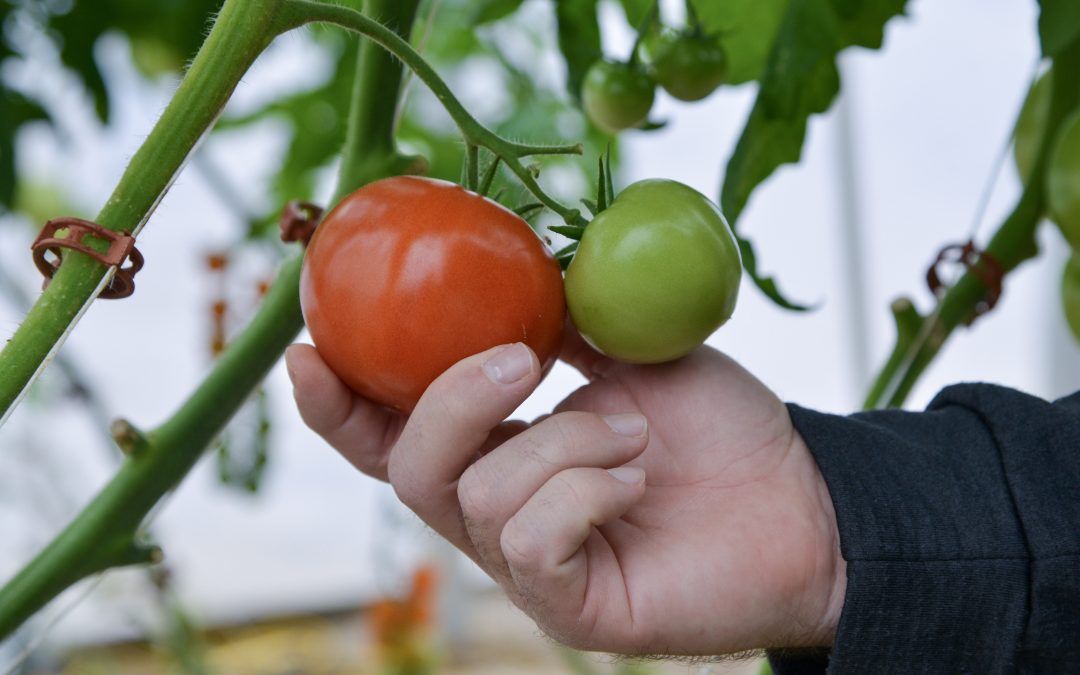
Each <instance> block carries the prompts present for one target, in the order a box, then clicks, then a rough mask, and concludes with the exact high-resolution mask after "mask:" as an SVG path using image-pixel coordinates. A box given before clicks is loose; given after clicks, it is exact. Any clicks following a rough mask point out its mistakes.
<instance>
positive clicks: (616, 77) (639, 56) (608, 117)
mask: <svg viewBox="0 0 1080 675" xmlns="http://www.w3.org/2000/svg"><path fill="white" fill-rule="evenodd" d="M727 72H728V59H727V53H726V52H725V51H724V48H723V46H721V44H720V42H719V41H718V40H717V39H716V38H714V37H709V36H707V35H704V34H703V33H702V32H701V31H700V30H684V31H674V30H671V29H669V28H660V29H657V30H651V31H650V32H649V33H648V34H646V35H644V36H643V37H642V39H641V41H640V43H639V45H638V49H637V52H636V53H635V54H634V56H633V57H632V58H631V59H630V61H629V62H627V63H619V62H614V61H606V60H600V61H597V62H596V63H594V64H593V65H592V66H591V67H590V68H589V70H588V71H587V72H586V73H585V79H584V82H583V84H582V89H581V100H582V106H583V107H584V108H585V113H586V114H587V115H588V116H589V119H590V120H591V121H592V122H593V124H595V125H596V126H598V127H600V128H601V129H603V130H604V131H606V132H608V133H612V134H614V133H618V132H620V131H623V130H625V129H633V128H637V127H640V126H642V125H643V124H645V123H646V122H647V120H648V117H649V111H650V110H651V109H652V105H653V100H654V98H655V94H656V87H657V86H660V87H662V88H663V89H664V90H665V91H666V92H667V93H669V94H671V95H672V96H673V97H675V98H677V99H679V100H680V101H700V100H701V99H703V98H705V97H707V96H708V95H709V94H711V93H713V91H715V90H716V88H717V87H719V86H720V85H721V84H723V83H724V81H725V80H726V79H727Z"/></svg>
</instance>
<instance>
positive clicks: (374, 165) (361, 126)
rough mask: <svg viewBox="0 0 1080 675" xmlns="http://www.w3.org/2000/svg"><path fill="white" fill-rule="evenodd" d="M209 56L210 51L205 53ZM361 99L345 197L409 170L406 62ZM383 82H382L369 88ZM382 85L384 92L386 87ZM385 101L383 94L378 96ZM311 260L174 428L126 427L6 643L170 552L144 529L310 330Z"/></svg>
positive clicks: (21, 590) (15, 595) (391, 3)
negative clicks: (404, 148) (68, 600)
mask: <svg viewBox="0 0 1080 675" xmlns="http://www.w3.org/2000/svg"><path fill="white" fill-rule="evenodd" d="M417 4H418V1H417V0H401V1H398V0H365V6H367V7H368V8H369V10H370V11H372V12H373V13H375V12H379V13H380V14H381V15H382V16H384V17H385V18H386V20H388V21H391V22H392V23H393V25H396V26H398V28H399V30H401V31H402V32H406V33H407V31H408V29H409V27H410V26H411V25H412V22H413V18H414V17H415V14H416V9H417ZM204 51H205V48H204ZM358 58H359V67H358V70H357V78H358V80H359V81H358V82H357V85H356V87H355V89H356V92H357V95H356V97H355V99H354V101H353V104H354V105H353V109H352V111H351V113H350V118H349V125H348V131H347V135H348V138H349V142H348V143H347V148H348V149H347V151H346V154H345V155H344V156H343V159H342V169H341V175H340V177H339V185H338V190H337V192H338V195H339V196H340V195H343V194H347V193H349V192H351V191H352V190H353V189H355V188H356V187H359V186H360V185H362V184H364V183H367V182H370V181H372V180H376V179H378V178H383V177H385V176H387V175H391V172H392V170H393V169H395V168H397V167H402V166H406V165H407V163H408V162H407V158H402V157H400V156H398V154H397V153H396V151H395V150H394V144H393V135H392V131H393V119H394V113H395V109H396V104H397V98H396V93H397V88H396V85H393V87H394V88H393V92H392V93H393V94H395V95H387V91H386V90H382V89H379V88H378V86H377V85H374V84H372V82H378V83H383V84H385V83H399V82H400V81H401V73H402V71H401V64H400V63H399V62H397V61H395V60H394V59H390V58H383V57H382V56H378V55H375V54H373V53H371V52H370V51H369V52H365V51H364V50H363V49H362V50H361V54H360V56H359V57H358ZM369 77H370V78H373V79H372V82H368V81H366V79H367V78H369ZM379 86H381V85H379ZM375 94H378V95H375ZM300 267H301V257H300V256H296V257H295V258H293V259H292V260H290V261H289V262H287V263H286V264H285V265H284V266H283V268H282V269H281V271H280V272H279V274H278V278H277V279H276V281H275V282H274V284H273V286H272V287H271V289H270V292H269V293H268V294H267V296H266V299H265V300H264V302H263V304H262V306H261V307H260V308H259V311H258V313H257V314H256V315H255V318H254V319H253V320H252V322H251V323H250V324H249V325H248V326H247V328H246V329H245V330H244V331H243V332H242V333H241V334H240V335H239V336H238V337H237V339H236V340H235V341H234V342H233V343H232V344H231V345H230V347H229V349H228V350H227V351H226V352H225V353H224V354H223V355H222V357H221V358H220V359H219V360H218V361H217V363H216V364H215V366H214V369H213V370H212V372H211V373H210V375H209V376H208V377H207V379H206V380H205V381H204V382H203V383H202V384H201V385H200V386H199V388H198V389H197V390H196V391H195V392H194V393H193V394H192V395H191V396H190V398H188V400H187V401H186V402H185V403H184V404H183V405H182V406H181V407H180V409H179V410H178V411H177V412H176V414H174V415H173V416H172V417H171V418H170V419H169V420H168V421H166V422H165V423H164V424H162V425H161V426H160V427H158V428H157V429H156V430H154V431H152V432H149V433H147V434H140V433H138V432H137V431H136V430H133V429H125V430H124V431H125V432H126V433H124V434H121V435H122V436H123V437H124V438H130V442H129V443H128V445H130V448H129V449H130V452H129V453H128V456H127V458H126V459H125V461H124V464H123V466H122V467H121V469H120V470H119V471H118V472H117V474H116V476H114V477H113V479H112V480H111V481H110V482H109V483H108V485H106V486H105V488H103V489H102V491H101V492H100V493H98V495H97V496H96V497H95V498H94V500H93V501H92V502H91V503H90V504H89V505H88V506H87V507H86V508H85V509H84V510H83V511H82V512H81V513H80V514H79V515H78V516H77V517H76V518H75V520H73V521H72V522H71V523H70V524H69V525H68V526H67V527H66V528H65V529H64V531H63V532H61V533H60V534H59V535H58V536H57V537H56V538H55V539H54V540H53V541H52V542H51V543H50V544H49V545H48V546H47V547H46V548H45V549H43V550H42V551H41V552H40V553H39V554H38V555H37V556H36V557H35V558H34V559H33V560H32V561H30V563H28V564H27V565H26V566H25V567H24V568H23V569H22V571H20V572H19V573H18V574H17V575H16V576H15V577H14V578H12V579H11V581H9V582H8V583H7V585H5V586H4V587H3V588H2V589H0V640H2V639H4V638H5V637H7V636H8V635H10V634H11V632H12V631H13V630H15V629H16V628H17V627H18V626H19V625H21V624H22V623H23V622H24V621H26V619H27V618H29V617H30V616H31V615H32V614H33V613H34V612H36V611H37V610H38V609H40V608H41V607H42V606H44V605H45V604H46V603H47V602H49V600H51V599H52V598H54V597H56V596H57V595H58V594H59V593H60V592H62V591H63V590H64V589H66V588H67V587H69V586H71V585H72V584H74V583H75V582H77V581H79V580H80V579H82V578H84V577H86V576H89V575H92V574H95V573H97V572H100V571H103V570H106V569H108V568H111V567H117V566H121V565H130V564H139V563H147V562H154V561H155V560H157V559H159V558H160V556H161V552H160V551H159V550H157V549H156V548H154V547H152V546H146V545H142V544H140V543H139V542H138V540H137V532H138V528H139V526H140V524H141V523H142V521H143V519H144V518H145V516H146V514H147V513H148V512H149V511H150V509H151V508H153V507H154V505H155V504H157V503H158V502H159V501H160V499H161V497H162V496H163V495H165V493H167V492H168V491H169V490H171V489H173V488H174V487H175V486H176V485H177V484H179V482H180V481H181V479H182V478H183V477H184V476H185V475H187V473H188V472H189V471H190V470H191V468H192V467H193V466H194V465H195V462H196V461H197V460H198V459H199V457H200V456H201V455H202V452H203V450H204V449H205V448H206V446H207V445H208V444H209V443H210V441H211V440H212V439H213V438H214V437H215V436H216V435H217V434H218V433H219V432H220V431H221V429H222V428H224V426H225V424H226V423H227V422H228V421H229V419H230V418H231V417H232V416H233V415H234V414H235V412H236V410H237V409H238V408H239V407H240V406H241V405H242V404H243V403H244V401H245V400H246V399H247V397H248V396H249V395H250V393H251V391H252V390H253V389H254V388H255V387H256V386H257V385H258V383H259V382H261V381H262V379H263V378H264V377H265V375H266V373H267V372H268V371H269V370H270V368H271V367H272V366H273V365H274V363H275V362H277V360H278V358H280V356H281V353H282V352H283V351H284V349H285V347H286V346H288V344H289V343H290V342H291V341H292V339H293V337H294V336H295V335H296V333H297V332H298V331H299V330H300V328H301V327H302V325H303V319H302V317H301V313H300V304H299V293H298V287H299V277H300Z"/></svg>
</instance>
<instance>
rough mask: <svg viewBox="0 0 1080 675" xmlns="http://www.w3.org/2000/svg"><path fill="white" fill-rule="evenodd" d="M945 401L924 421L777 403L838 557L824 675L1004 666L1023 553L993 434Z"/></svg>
mask: <svg viewBox="0 0 1080 675" xmlns="http://www.w3.org/2000/svg"><path fill="white" fill-rule="evenodd" d="M948 391H949V390H946V391H945V392H943V393H942V395H939V397H938V398H937V399H935V402H934V403H932V404H931V406H930V408H929V409H928V411H927V412H925V413H908V412H903V411H874V412H869V413H861V414H857V415H853V416H851V417H839V416H836V415H828V414H823V413H818V412H814V411H811V410H806V409H804V408H801V407H799V406H796V405H789V411H790V413H791V418H792V421H793V423H794V425H795V427H796V429H797V430H798V431H799V433H800V434H801V435H802V437H803V439H804V440H805V441H806V444H807V446H808V447H809V448H810V451H811V453H812V454H813V456H814V458H815V460H816V461H817V464H818V466H819V467H820V469H821V473H822V475H823V477H824V479H825V483H826V485H827V486H828V489H829V493H830V495H831V496H832V500H833V504H834V507H835V510H836V519H837V526H838V529H839V534H840V549H841V554H842V555H843V557H844V559H845V560H846V561H847V590H846V595H845V601H844V607H843V610H842V613H841V617H840V623H839V626H838V628H837V635H836V640H835V642H834V645H833V649H832V652H831V655H830V657H829V665H828V672H829V673H848V672H850V673H856V672H858V673H865V672H885V671H888V672H894V671H895V672H901V671H903V672H961V671H963V672H985V673H993V672H1002V671H1010V670H1012V668H1013V664H1014V662H1015V657H1016V653H1017V650H1018V648H1019V644H1020V642H1021V639H1022V637H1023V631H1024V623H1025V620H1026V616H1027V609H1028V602H1029V595H1028V579H1029V571H1030V570H1029V556H1030V553H1029V551H1028V548H1027V545H1026V542H1025V538H1024V533H1023V530H1022V527H1021V524H1020V521H1019V518H1018V514H1017V509H1016V506H1015V503H1014V501H1013V498H1012V495H1011V494H1010V492H1009V487H1008V483H1007V481H1006V476H1005V472H1004V469H1003V463H1002V455H1001V452H1000V451H999V449H998V447H997V445H996V442H995V438H994V436H993V434H991V433H990V431H989V429H988V428H987V426H986V424H985V423H984V421H983V419H982V418H981V417H980V415H979V414H977V413H975V412H973V411H972V410H970V409H969V408H967V407H965V406H963V405H959V404H956V403H955V402H952V401H951V400H950V397H949V396H948V395H947V393H948ZM777 665H779V666H780V667H781V669H782V670H778V671H777V672H778V673H780V672H797V671H788V670H787V669H786V668H785V666H784V665H783V663H782V662H779V663H777ZM793 665H794V664H793Z"/></svg>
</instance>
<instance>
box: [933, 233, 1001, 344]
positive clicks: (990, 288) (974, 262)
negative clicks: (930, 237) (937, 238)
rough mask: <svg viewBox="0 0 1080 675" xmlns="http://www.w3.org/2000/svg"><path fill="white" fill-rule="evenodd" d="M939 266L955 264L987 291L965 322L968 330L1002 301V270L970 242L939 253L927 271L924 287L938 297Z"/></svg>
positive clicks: (996, 261)
mask: <svg viewBox="0 0 1080 675" xmlns="http://www.w3.org/2000/svg"><path fill="white" fill-rule="evenodd" d="M942 263H958V264H960V265H963V266H964V269H965V270H967V271H969V272H971V274H972V275H974V276H975V277H976V278H977V279H978V280H979V281H980V282H981V283H982V285H983V286H984V287H985V288H986V295H985V296H983V299H982V300H980V301H979V302H978V303H977V304H976V305H975V311H974V313H973V314H972V315H971V316H970V317H969V318H968V319H967V321H965V322H964V324H965V325H968V326H970V325H971V324H972V323H974V322H975V319H977V318H979V317H980V316H982V315H983V314H986V313H987V312H989V311H990V310H992V309H993V308H994V306H995V305H997V303H998V300H1000V299H1001V291H1002V282H1003V281H1004V279H1005V269H1004V268H1003V267H1002V266H1001V263H1000V262H998V260H997V258H995V257H994V256H993V255H992V254H990V253H987V252H986V251H983V250H981V249H979V248H977V247H976V246H975V242H973V241H971V240H969V241H968V242H967V243H964V244H950V245H948V246H945V247H944V248H942V249H941V251H940V252H939V253H938V255H937V258H936V259H935V260H934V262H933V263H932V264H931V265H930V268H929V269H928V270H927V271H926V284H927V285H928V286H929V287H930V290H931V291H932V292H933V293H934V294H935V295H937V294H938V293H939V292H940V291H941V290H942V289H943V288H945V284H944V283H943V282H942V281H941V276H940V275H939V274H938V267H940V266H941V264H942Z"/></svg>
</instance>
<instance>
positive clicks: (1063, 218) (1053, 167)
mask: <svg viewBox="0 0 1080 675" xmlns="http://www.w3.org/2000/svg"><path fill="white" fill-rule="evenodd" d="M1046 202H1047V207H1048V209H1049V211H1050V217H1051V219H1052V220H1053V221H1054V222H1055V223H1057V226H1058V228H1059V229H1060V230H1061V234H1063V235H1064V236H1065V240H1066V241H1068V242H1069V245H1070V246H1072V248H1073V250H1080V112H1075V113H1073V114H1072V115H1070V116H1069V117H1067V118H1066V119H1065V121H1064V122H1062V124H1061V129H1060V130H1059V131H1058V135H1057V138H1055V139H1054V147H1053V149H1052V150H1051V153H1050V163H1049V165H1048V166H1047V173H1046Z"/></svg>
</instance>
